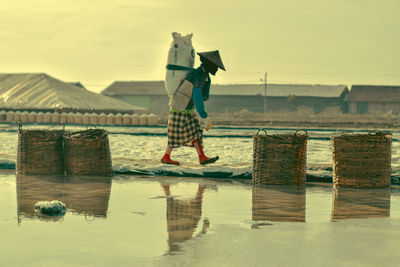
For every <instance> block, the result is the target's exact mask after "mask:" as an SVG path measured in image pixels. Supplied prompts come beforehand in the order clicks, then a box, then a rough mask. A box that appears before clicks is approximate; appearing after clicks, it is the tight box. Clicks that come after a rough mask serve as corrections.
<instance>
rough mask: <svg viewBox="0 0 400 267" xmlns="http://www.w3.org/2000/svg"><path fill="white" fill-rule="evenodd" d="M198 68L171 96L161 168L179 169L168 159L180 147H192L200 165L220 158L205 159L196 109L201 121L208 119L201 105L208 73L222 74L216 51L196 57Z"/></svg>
mask: <svg viewBox="0 0 400 267" xmlns="http://www.w3.org/2000/svg"><path fill="white" fill-rule="evenodd" d="M197 54H198V55H199V57H200V61H201V65H200V67H198V68H197V69H194V70H193V71H191V72H189V73H188V75H187V76H186V79H185V80H184V81H183V83H182V85H181V86H180V87H179V88H178V89H177V90H176V92H175V93H174V94H173V95H172V96H171V98H170V102H169V106H170V112H169V116H168V145H167V149H166V151H165V153H164V156H163V157H162V159H161V162H162V163H164V164H174V165H179V164H180V163H179V162H178V161H175V160H172V159H171V152H172V150H173V149H174V148H177V147H180V146H190V147H195V148H196V151H197V154H198V157H199V163H200V164H201V165H205V164H210V163H214V162H216V161H217V160H218V159H219V157H218V156H215V157H210V158H209V157H207V156H206V155H205V154H204V151H203V130H202V128H201V127H200V123H199V120H198V118H197V115H196V113H195V109H196V111H197V113H198V114H199V115H200V117H201V118H203V119H205V118H207V117H208V113H207V111H206V109H205V107H204V101H207V100H208V99H209V97H210V85H211V79H210V75H209V74H210V73H211V74H212V75H215V74H216V73H217V71H218V69H222V70H224V71H225V67H224V64H223V63H222V59H221V57H220V54H219V51H218V50H215V51H208V52H199V53H197Z"/></svg>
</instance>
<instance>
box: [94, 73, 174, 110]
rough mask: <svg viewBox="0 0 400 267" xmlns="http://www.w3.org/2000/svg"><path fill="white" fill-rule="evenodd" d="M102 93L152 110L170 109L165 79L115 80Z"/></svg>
mask: <svg viewBox="0 0 400 267" xmlns="http://www.w3.org/2000/svg"><path fill="white" fill-rule="evenodd" d="M101 94H103V95H106V96H111V97H113V98H116V99H118V100H122V101H125V102H127V103H129V104H132V105H135V106H140V107H143V108H145V109H146V110H147V111H150V112H157V113H158V112H168V111H169V106H168V102H169V98H168V95H167V91H166V90H165V83H164V81H115V82H114V83H112V84H111V85H110V86H108V87H107V88H106V89H104V90H103V91H101Z"/></svg>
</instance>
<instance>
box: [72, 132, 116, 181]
mask: <svg viewBox="0 0 400 267" xmlns="http://www.w3.org/2000/svg"><path fill="white" fill-rule="evenodd" d="M64 160H65V163H64V164H65V169H66V173H67V175H87V176H112V164H111V153H110V146H109V142H108V135H107V132H106V131H105V130H102V129H89V130H85V131H79V132H73V133H68V134H65V135H64Z"/></svg>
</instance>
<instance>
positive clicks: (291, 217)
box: [252, 185, 306, 228]
mask: <svg viewBox="0 0 400 267" xmlns="http://www.w3.org/2000/svg"><path fill="white" fill-rule="evenodd" d="M252 193H253V195H252V200H253V205H252V220H253V221H280V222H305V218H306V195H305V186H292V185H257V186H256V185H255V186H253V188H252ZM260 225H268V223H255V224H253V225H252V228H257V227H258V226H260Z"/></svg>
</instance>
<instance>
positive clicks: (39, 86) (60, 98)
mask: <svg viewBox="0 0 400 267" xmlns="http://www.w3.org/2000/svg"><path fill="white" fill-rule="evenodd" d="M0 108H15V109H64V108H66V109H81V110H91V109H93V110H121V111H122V110H124V111H128V110H143V108H141V107H135V106H133V105H131V104H128V103H125V102H123V101H120V100H117V99H115V98H112V97H108V96H104V95H101V94H97V93H94V92H90V91H88V90H86V89H85V88H82V87H78V86H74V85H71V84H68V83H65V82H63V81H60V80H58V79H55V78H53V77H51V76H50V75H47V74H45V73H22V74H0Z"/></svg>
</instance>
